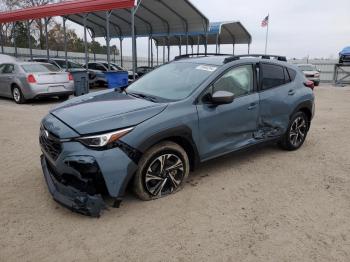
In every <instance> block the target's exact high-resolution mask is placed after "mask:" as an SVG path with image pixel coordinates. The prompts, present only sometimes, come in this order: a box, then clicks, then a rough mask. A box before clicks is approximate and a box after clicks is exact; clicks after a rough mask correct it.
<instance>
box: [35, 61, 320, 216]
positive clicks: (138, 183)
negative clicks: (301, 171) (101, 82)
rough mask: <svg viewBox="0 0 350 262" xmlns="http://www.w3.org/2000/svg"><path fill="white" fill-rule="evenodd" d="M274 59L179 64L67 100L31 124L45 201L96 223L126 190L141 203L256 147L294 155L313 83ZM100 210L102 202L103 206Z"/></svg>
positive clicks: (310, 110) (308, 114)
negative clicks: (216, 161) (271, 146)
mask: <svg viewBox="0 0 350 262" xmlns="http://www.w3.org/2000/svg"><path fill="white" fill-rule="evenodd" d="M284 60H285V59H283V57H274V56H259V55H255V56H254V55H253V56H252V55H249V56H248V55H247V56H223V55H220V56H219V55H213V56H209V55H202V56H200V55H198V56H190V55H188V56H180V57H177V58H176V59H175V60H174V61H172V62H170V63H168V64H166V65H163V66H161V67H159V68H158V69H156V70H154V71H153V72H151V73H149V74H147V75H145V76H144V77H142V78H140V79H139V80H138V81H136V82H135V83H133V84H132V85H130V86H129V87H127V88H125V89H121V90H120V89H119V90H118V89H115V90H114V89H112V90H105V91H100V92H96V93H91V94H87V95H84V96H81V97H77V98H74V99H72V100H69V101H67V102H65V103H63V104H60V105H59V106H58V107H57V108H55V109H53V110H52V111H51V112H50V113H49V114H48V115H47V116H46V117H45V118H44V119H43V120H42V123H41V130H40V138H39V140H40V145H41V149H42V153H43V154H42V156H41V164H42V169H43V172H44V176H45V179H46V182H47V185H48V187H49V191H50V193H51V194H52V195H53V198H54V199H55V200H56V201H57V202H59V203H61V204H62V205H64V206H66V207H68V208H70V209H71V210H73V211H75V212H78V213H82V214H85V215H90V216H95V217H98V216H99V215H100V213H101V211H102V210H103V209H105V208H107V204H106V201H105V200H106V198H108V199H112V200H114V201H115V202H114V206H116V207H118V206H119V204H120V201H121V200H122V199H123V196H124V193H125V191H126V188H127V187H128V186H129V187H130V188H131V189H133V191H134V192H135V193H136V195H137V196H138V197H139V198H140V199H142V200H153V199H156V198H160V197H164V196H167V195H169V194H173V193H175V192H177V191H179V190H180V189H181V188H182V187H183V186H184V184H185V181H186V178H187V177H188V174H189V172H190V170H193V169H194V168H195V167H196V166H197V165H198V164H199V163H201V162H204V161H207V160H209V159H213V158H216V157H219V156H221V155H224V154H228V153H231V152H234V151H237V150H240V149H243V148H246V147H249V146H252V145H257V144H260V143H263V142H272V141H274V142H278V143H279V145H280V146H281V147H282V148H284V149H286V150H296V149H298V148H300V147H301V146H302V145H303V143H304V141H305V138H306V136H307V133H308V131H309V128H310V123H311V120H312V118H313V115H314V94H313V83H312V82H310V81H308V80H307V79H306V78H305V76H304V75H303V74H302V73H301V72H300V70H298V68H297V67H295V66H293V65H291V64H288V63H286V62H284ZM107 202H109V201H107Z"/></svg>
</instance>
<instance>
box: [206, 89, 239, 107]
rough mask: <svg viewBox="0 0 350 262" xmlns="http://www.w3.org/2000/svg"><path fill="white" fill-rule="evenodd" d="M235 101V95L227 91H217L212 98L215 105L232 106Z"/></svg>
mask: <svg viewBox="0 0 350 262" xmlns="http://www.w3.org/2000/svg"><path fill="white" fill-rule="evenodd" d="M234 99H235V95H234V94H233V93H231V92H227V91H217V92H215V93H214V94H213V95H212V97H211V102H212V103H213V104H214V105H225V104H231V103H232V102H233V100H234Z"/></svg>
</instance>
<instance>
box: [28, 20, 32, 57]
mask: <svg viewBox="0 0 350 262" xmlns="http://www.w3.org/2000/svg"><path fill="white" fill-rule="evenodd" d="M30 25H31V22H29V21H27V31H28V35H27V36H28V47H29V57H30V60H33V49H32V38H31V36H30Z"/></svg>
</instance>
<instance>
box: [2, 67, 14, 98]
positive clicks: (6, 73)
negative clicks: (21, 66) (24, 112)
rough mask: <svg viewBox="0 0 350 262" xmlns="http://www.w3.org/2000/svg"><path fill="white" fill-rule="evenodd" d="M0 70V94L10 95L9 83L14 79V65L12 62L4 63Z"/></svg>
mask: <svg viewBox="0 0 350 262" xmlns="http://www.w3.org/2000/svg"><path fill="white" fill-rule="evenodd" d="M0 70H1V71H0V94H1V95H3V96H7V97H10V96H11V84H12V83H13V81H14V80H15V79H14V77H15V66H14V65H13V64H4V65H3V66H2V67H1V69H0Z"/></svg>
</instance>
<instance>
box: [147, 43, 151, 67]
mask: <svg viewBox="0 0 350 262" xmlns="http://www.w3.org/2000/svg"><path fill="white" fill-rule="evenodd" d="M147 53H148V54H147V55H148V57H147V63H148V67H150V65H151V37H150V36H149V37H148V47H147Z"/></svg>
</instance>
